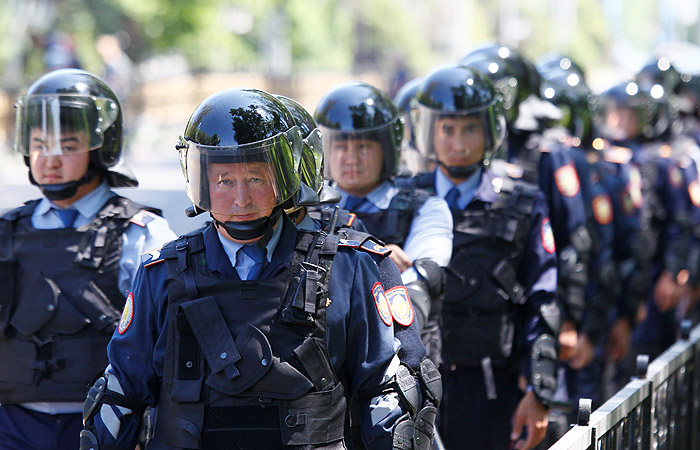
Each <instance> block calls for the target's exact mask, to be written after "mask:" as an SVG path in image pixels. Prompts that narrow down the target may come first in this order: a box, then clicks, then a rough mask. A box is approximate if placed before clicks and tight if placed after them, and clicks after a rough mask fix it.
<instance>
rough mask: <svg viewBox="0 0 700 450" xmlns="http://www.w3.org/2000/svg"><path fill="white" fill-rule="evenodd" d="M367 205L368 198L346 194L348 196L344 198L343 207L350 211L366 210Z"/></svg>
mask: <svg viewBox="0 0 700 450" xmlns="http://www.w3.org/2000/svg"><path fill="white" fill-rule="evenodd" d="M368 205H369V200H367V197H355V196H354V195H348V198H346V199H345V209H346V210H348V211H350V212H368V211H366V209H367V207H368Z"/></svg>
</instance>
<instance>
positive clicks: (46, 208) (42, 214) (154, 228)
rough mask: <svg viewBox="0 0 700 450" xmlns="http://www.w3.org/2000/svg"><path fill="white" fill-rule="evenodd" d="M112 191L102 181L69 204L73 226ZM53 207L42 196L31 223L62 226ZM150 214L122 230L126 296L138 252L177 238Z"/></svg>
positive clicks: (39, 407) (57, 410)
mask: <svg viewBox="0 0 700 450" xmlns="http://www.w3.org/2000/svg"><path fill="white" fill-rule="evenodd" d="M114 195H115V194H114V192H112V191H111V190H110V189H109V185H107V183H106V182H103V183H101V184H100V185H99V186H97V188H95V190H93V191H92V192H90V193H89V194H87V195H86V196H84V197H82V198H81V199H79V200H78V201H76V202H75V203H74V204H73V205H72V206H71V207H72V208H75V209H76V210H78V215H77V216H76V218H75V221H74V222H73V226H74V227H76V228H77V227H81V226H83V225H87V224H88V223H90V222H91V221H92V219H94V218H95V215H96V214H97V213H98V212H99V211H100V210H101V209H102V207H103V206H104V204H105V203H106V202H107V200H109V199H110V198H111V197H112V196H114ZM53 208H58V206H56V205H54V204H53V203H52V202H51V201H50V200H49V199H47V198H46V197H43V198H42V199H41V200H40V201H39V203H38V204H37V206H36V208H35V209H34V213H32V226H33V227H34V228H36V229H38V230H50V229H56V228H64V225H63V222H62V221H61V219H60V218H59V216H58V213H57V212H56V211H55V210H54V209H53ZM151 217H153V220H152V221H149V222H148V223H146V224H145V225H146V226H145V227H142V226H140V225H137V224H135V223H130V224H129V226H128V227H127V228H126V231H124V233H123V234H122V254H121V257H120V259H119V279H118V286H119V290H121V291H122V292H123V293H124V297H125V298H126V296H127V292H128V291H129V290H130V289H131V282H132V280H133V279H134V276H135V275H136V270H137V269H138V267H139V264H140V263H141V256H140V255H141V254H142V253H145V252H148V251H152V250H157V249H159V248H161V247H162V246H163V244H165V243H166V242H169V241H172V240H173V239H175V238H177V236H175V233H173V231H172V230H171V229H170V226H169V225H168V221H167V220H165V219H164V218H162V217H160V216H156V215H155V214H153V215H151ZM82 405H83V404H82V403H73V402H67V403H61V402H38V403H24V404H23V405H22V406H25V407H27V408H29V409H32V410H35V411H40V412H44V413H48V414H62V413H76V412H81V411H82V410H83V408H82Z"/></svg>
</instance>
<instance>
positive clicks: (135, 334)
mask: <svg viewBox="0 0 700 450" xmlns="http://www.w3.org/2000/svg"><path fill="white" fill-rule="evenodd" d="M301 147H302V136H301V133H300V132H299V129H298V127H297V126H296V125H294V122H293V118H292V117H291V114H290V113H289V111H288V110H287V109H286V108H285V107H284V105H283V104H282V103H281V102H280V101H279V100H277V99H276V98H275V97H274V96H272V95H270V94H267V93H265V92H263V91H259V90H255V89H241V88H235V89H228V90H225V91H221V92H218V93H216V94H214V95H212V96H210V97H209V98H207V99H205V100H204V101H203V102H202V103H201V104H200V105H199V106H198V107H197V109H196V110H195V111H194V113H193V114H192V116H191V117H190V120H189V122H188V124H187V126H186V129H185V133H184V136H183V137H182V138H181V140H180V142H179V144H178V149H179V151H180V159H181V162H182V165H183V172H184V175H185V179H186V185H187V192H188V196H189V197H190V199H191V200H192V202H193V204H194V206H196V207H197V208H198V209H199V210H204V211H208V212H209V213H210V215H211V217H212V222H211V223H209V224H207V225H206V226H205V227H204V228H202V229H200V230H198V231H195V232H193V233H191V234H189V235H185V236H182V237H180V238H179V239H178V240H176V241H173V242H170V243H168V244H166V245H165V246H164V247H163V248H162V250H161V251H158V252H155V253H153V254H152V255H151V256H149V257H148V258H146V260H145V261H144V263H143V264H142V265H141V266H140V268H139V272H138V273H137V277H136V280H135V282H134V284H133V287H134V290H133V294H132V295H130V296H129V300H128V302H127V306H126V308H125V312H124V314H123V315H122V320H121V321H120V323H119V327H118V329H117V332H116V333H115V334H114V336H113V338H112V341H111V343H110V346H109V349H108V356H109V360H110V365H109V366H108V368H107V369H106V371H105V373H104V377H102V378H101V379H99V380H98V381H97V382H96V383H95V385H94V386H93V388H92V389H91V392H90V393H89V394H88V399H87V400H86V404H85V421H86V424H87V425H86V428H85V430H84V431H83V432H82V434H81V448H84V449H88V448H132V446H133V442H134V436H135V433H136V428H137V424H138V419H139V417H140V414H139V411H140V410H141V409H142V408H143V407H144V406H145V405H151V406H157V407H158V419H157V423H156V426H155V434H154V437H153V440H152V441H151V443H150V445H149V448H154V449H178V448H200V449H218V448H231V446H235V447H236V448H269V449H275V448H279V449H281V448H343V432H344V418H345V405H346V402H345V397H346V396H350V397H353V398H357V399H358V401H359V402H360V405H361V408H362V438H363V441H364V444H365V445H366V446H367V448H370V449H388V448H391V446H392V436H391V430H392V427H393V425H394V423H395V422H396V420H397V418H399V417H400V416H401V415H402V413H403V412H402V410H401V408H400V407H398V406H397V405H398V401H399V400H398V394H397V392H396V388H395V380H396V377H397V373H398V372H400V369H399V363H398V358H397V357H396V355H395V349H394V344H393V328H392V323H393V319H392V316H391V313H390V310H389V307H388V303H387V295H388V294H387V293H386V292H385V291H384V288H383V286H382V284H381V282H380V281H379V273H378V270H377V267H376V265H375V264H374V262H373V261H372V260H371V258H370V257H369V256H367V255H366V254H364V253H360V252H357V251H355V250H354V249H352V248H351V247H350V246H346V245H344V244H343V243H341V242H340V241H339V240H338V239H337V238H336V237H334V236H333V235H326V234H324V233H320V232H316V233H307V232H303V231H299V230H298V229H297V228H296V227H295V226H294V225H293V224H292V223H291V222H290V221H289V219H288V218H287V217H286V215H285V214H284V213H283V211H284V209H289V208H290V207H291V206H293V203H294V202H293V200H292V199H293V198H294V197H295V195H296V194H297V193H298V190H299V186H300V181H299V176H298V172H297V168H298V164H299V161H300V159H301V152H302V148H301ZM348 274H352V277H348ZM351 311H352V314H351Z"/></svg>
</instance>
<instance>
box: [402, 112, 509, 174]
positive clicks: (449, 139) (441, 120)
mask: <svg viewBox="0 0 700 450" xmlns="http://www.w3.org/2000/svg"><path fill="white" fill-rule="evenodd" d="M416 103H417V102H416ZM412 121H413V123H414V124H415V125H414V126H415V130H414V131H415V134H416V144H417V146H418V151H419V152H420V154H421V155H422V156H423V157H424V158H425V159H427V160H430V161H440V162H442V163H443V164H445V165H447V166H458V167H459V166H468V165H471V164H473V163H475V162H479V161H481V160H484V159H491V157H492V155H493V154H494V152H495V151H496V150H497V149H498V148H499V147H500V145H501V144H502V142H503V139H504V138H505V133H506V125H505V118H504V115H503V113H502V111H501V103H500V102H497V103H495V104H493V105H490V106H488V107H486V108H480V109H476V110H474V111H469V110H464V111H459V112H445V111H441V110H437V109H433V108H429V107H427V106H425V105H422V104H420V103H417V107H416V108H414V109H413V111H412Z"/></svg>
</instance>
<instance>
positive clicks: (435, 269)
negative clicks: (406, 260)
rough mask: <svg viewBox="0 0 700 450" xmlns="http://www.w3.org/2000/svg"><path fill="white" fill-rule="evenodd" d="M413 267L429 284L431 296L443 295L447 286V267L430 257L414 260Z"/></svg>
mask: <svg viewBox="0 0 700 450" xmlns="http://www.w3.org/2000/svg"><path fill="white" fill-rule="evenodd" d="M413 268H414V269H415V270H416V272H417V273H418V275H419V276H420V277H421V278H422V279H423V280H425V282H426V283H427V285H428V293H429V294H430V296H431V297H437V296H439V295H442V292H443V290H444V287H445V268H444V267H440V266H439V265H438V263H436V262H435V261H433V260H432V259H429V258H419V259H417V260H415V261H413Z"/></svg>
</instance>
